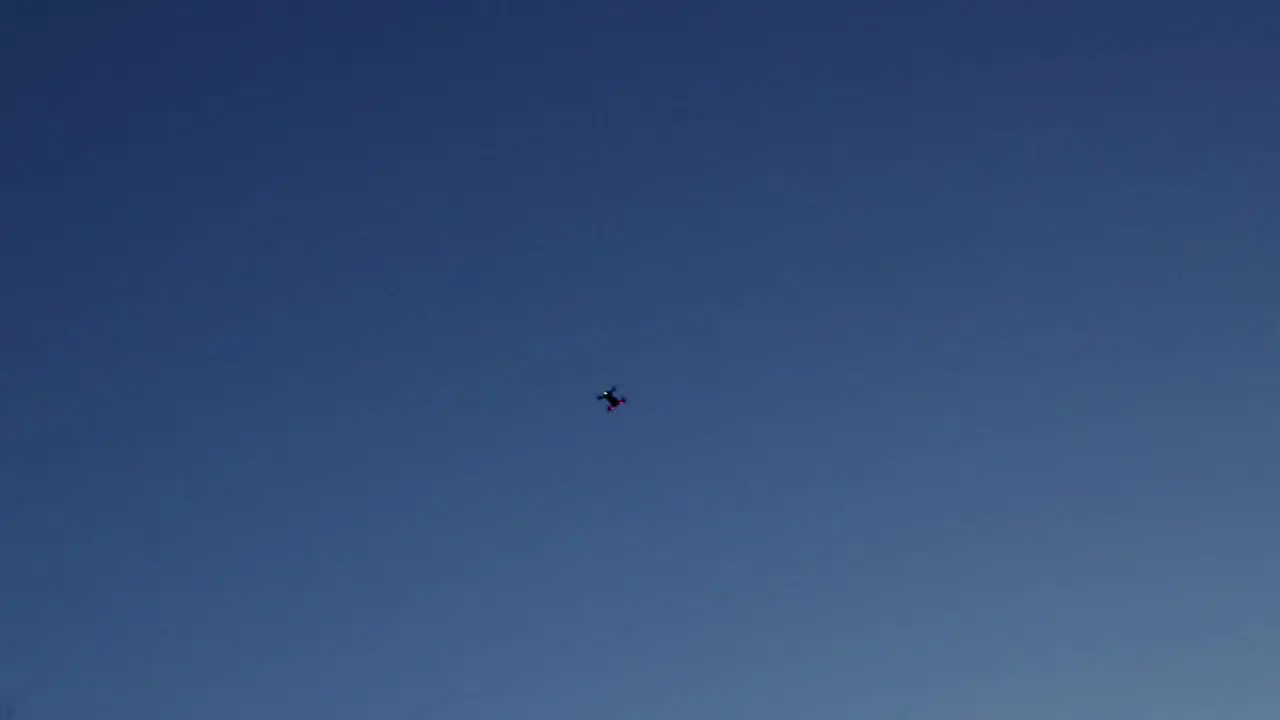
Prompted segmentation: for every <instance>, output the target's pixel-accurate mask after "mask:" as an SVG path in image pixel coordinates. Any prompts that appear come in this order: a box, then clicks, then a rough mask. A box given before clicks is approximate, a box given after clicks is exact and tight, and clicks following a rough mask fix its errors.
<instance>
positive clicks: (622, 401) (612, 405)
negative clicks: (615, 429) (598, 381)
mask: <svg viewBox="0 0 1280 720" xmlns="http://www.w3.org/2000/svg"><path fill="white" fill-rule="evenodd" d="M617 392H618V386H617V385H614V386H613V387H611V388H609V389H608V390H605V391H604V392H602V393H600V394H599V395H597V396H596V400H607V401H608V402H609V407H607V408H605V412H613V411H614V410H617V409H618V407H619V406H622V405H626V404H627V399H626V398H624V397H619V396H618V395H617V394H616V393H617Z"/></svg>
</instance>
